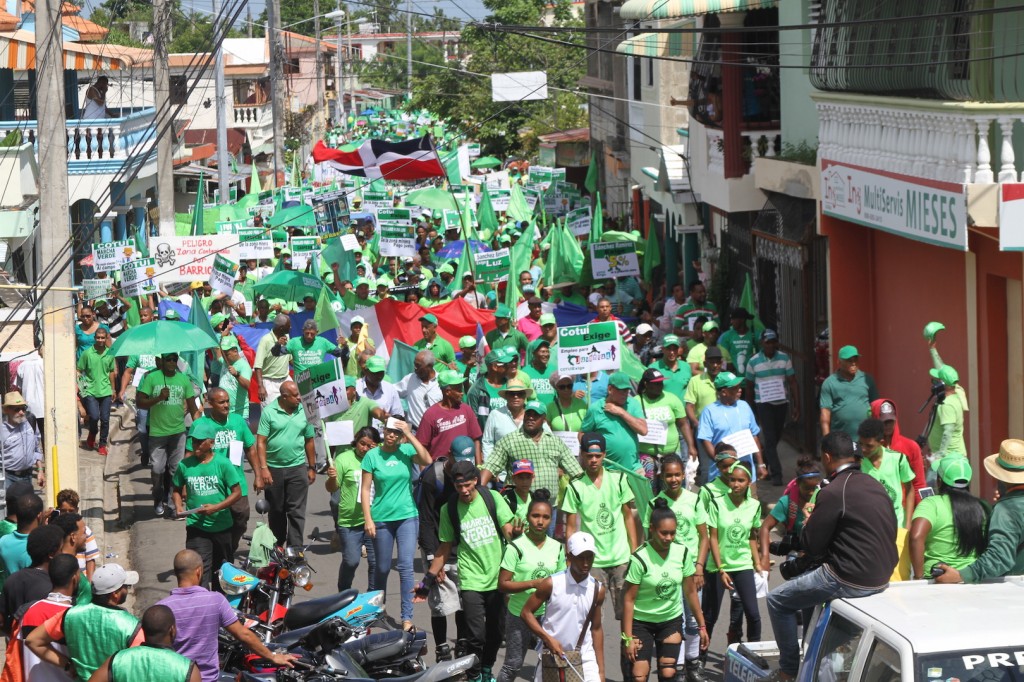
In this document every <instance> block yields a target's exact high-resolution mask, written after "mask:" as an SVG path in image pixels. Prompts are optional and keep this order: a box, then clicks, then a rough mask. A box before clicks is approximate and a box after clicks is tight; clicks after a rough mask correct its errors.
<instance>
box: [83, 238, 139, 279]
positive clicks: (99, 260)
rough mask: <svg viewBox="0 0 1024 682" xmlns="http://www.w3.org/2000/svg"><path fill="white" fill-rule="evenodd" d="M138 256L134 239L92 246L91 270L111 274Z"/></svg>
mask: <svg viewBox="0 0 1024 682" xmlns="http://www.w3.org/2000/svg"><path fill="white" fill-rule="evenodd" d="M138 255H139V254H138V251H137V250H136V248H135V240H134V239H126V240H124V241H120V242H103V243H100V244H93V245H92V269H93V270H94V271H95V272H111V271H112V270H117V269H119V268H120V267H121V266H122V265H123V264H124V263H126V262H127V261H130V260H131V259H133V258H136V257H137V256H138Z"/></svg>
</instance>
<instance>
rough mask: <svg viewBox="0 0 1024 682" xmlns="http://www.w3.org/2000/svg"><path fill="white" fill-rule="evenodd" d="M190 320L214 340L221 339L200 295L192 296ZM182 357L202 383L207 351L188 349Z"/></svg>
mask: <svg viewBox="0 0 1024 682" xmlns="http://www.w3.org/2000/svg"><path fill="white" fill-rule="evenodd" d="M188 321H189V324H193V325H195V326H196V327H198V328H199V329H202V330H203V331H204V332H206V333H207V334H209V335H210V338H211V339H213V340H214V341H220V336H219V335H218V334H217V332H215V331H213V326H212V325H211V324H210V316H209V315H207V314H206V310H205V309H204V308H203V304H202V299H201V297H200V296H193V297H192V307H191V308H189V311H188ZM181 359H182V360H184V361H185V362H186V363H187V364H188V366H189V373H190V375H191V376H192V377H193V378H195V379H199V380H200V385H202V379H203V369H204V365H205V364H206V363H205V360H206V351H204V350H196V351H186V352H184V353H182V354H181ZM213 369H216V368H213ZM217 373H218V374H219V373H220V372H219V371H218V372H217Z"/></svg>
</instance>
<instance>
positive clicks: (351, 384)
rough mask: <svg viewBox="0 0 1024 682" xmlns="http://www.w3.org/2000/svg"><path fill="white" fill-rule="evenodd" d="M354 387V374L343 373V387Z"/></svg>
mask: <svg viewBox="0 0 1024 682" xmlns="http://www.w3.org/2000/svg"><path fill="white" fill-rule="evenodd" d="M355 387H356V378H355V377H354V376H351V375H349V374H346V375H345V388H355Z"/></svg>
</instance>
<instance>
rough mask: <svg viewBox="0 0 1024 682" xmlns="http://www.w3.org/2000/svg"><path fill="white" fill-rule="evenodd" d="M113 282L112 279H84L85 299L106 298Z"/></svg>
mask: <svg viewBox="0 0 1024 682" xmlns="http://www.w3.org/2000/svg"><path fill="white" fill-rule="evenodd" d="M113 283H114V280H112V279H83V280H82V288H83V289H84V292H83V293H84V295H85V300H87V301H95V300H96V299H97V298H106V297H107V294H108V293H109V292H110V285H111V284H113Z"/></svg>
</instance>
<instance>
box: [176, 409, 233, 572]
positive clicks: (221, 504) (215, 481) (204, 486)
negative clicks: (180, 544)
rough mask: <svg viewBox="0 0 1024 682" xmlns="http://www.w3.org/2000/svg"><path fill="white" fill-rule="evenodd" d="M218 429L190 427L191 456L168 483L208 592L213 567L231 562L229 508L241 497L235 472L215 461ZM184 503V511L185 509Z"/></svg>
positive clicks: (187, 544)
mask: <svg viewBox="0 0 1024 682" xmlns="http://www.w3.org/2000/svg"><path fill="white" fill-rule="evenodd" d="M219 434H220V429H218V428H217V426H216V425H215V424H214V423H213V420H212V419H211V420H207V421H205V422H203V421H198V420H197V423H196V424H193V428H192V432H191V438H192V456H191V457H186V458H185V459H183V460H181V463H180V464H179V465H178V469H177V470H176V471H175V472H174V476H173V477H172V479H171V485H172V495H173V498H174V509H175V512H176V516H177V517H178V518H181V517H182V516H184V515H185V510H186V508H187V509H190V510H192V513H191V514H189V515H188V518H187V519H186V520H185V548H186V549H191V550H194V551H195V552H197V553H198V554H199V556H201V557H202V558H203V581H202V585H203V587H206V588H207V589H209V587H210V586H211V583H210V580H211V578H212V577H213V568H214V566H218V567H219V566H220V565H221V564H222V563H224V562H225V561H231V559H232V558H233V557H232V555H231V526H232V524H233V523H234V522H233V520H232V518H231V505H233V504H234V503H235V502H237V501H238V500H239V499H240V498H241V497H242V485H241V478H240V476H239V475H238V470H237V469H236V468H235V467H234V466H233V465H232V464H231V462H230V461H229V460H228V459H227V458H225V457H215V456H214V453H213V448H214V444H215V443H216V441H217V438H218V435H219ZM186 502H187V507H186Z"/></svg>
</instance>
